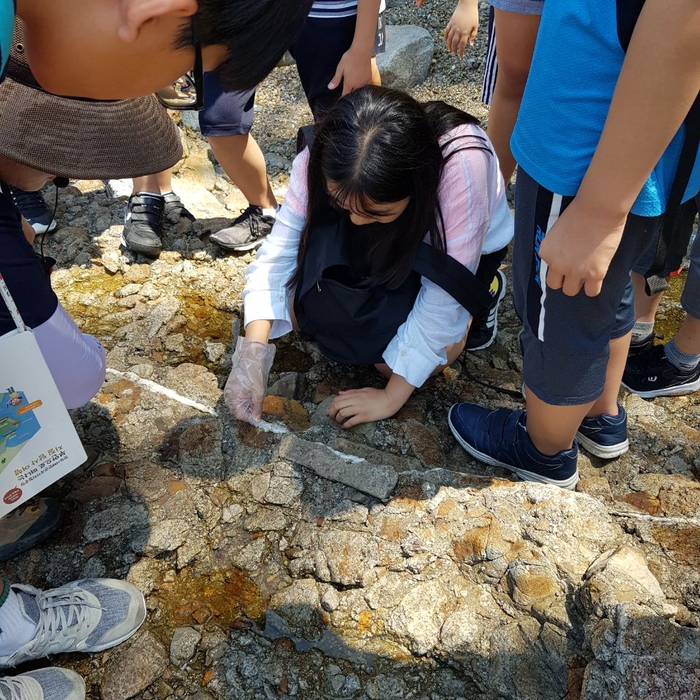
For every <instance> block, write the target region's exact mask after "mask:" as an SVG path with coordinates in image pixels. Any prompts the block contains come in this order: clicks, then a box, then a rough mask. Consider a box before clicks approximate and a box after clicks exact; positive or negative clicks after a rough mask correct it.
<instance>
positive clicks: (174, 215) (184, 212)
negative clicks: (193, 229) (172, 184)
mask: <svg viewBox="0 0 700 700" xmlns="http://www.w3.org/2000/svg"><path fill="white" fill-rule="evenodd" d="M163 202H164V204H165V207H164V210H163V215H164V216H165V218H166V219H167V220H168V221H169V222H170V223H171V224H176V223H177V222H178V221H179V220H180V219H189V220H190V221H194V220H195V216H194V214H193V213H192V212H191V211H190V210H189V209H188V208H187V207H186V206H185V205H184V204H183V203H182V200H181V199H180V198H179V197H178V196H177V195H176V194H175V193H174V192H168V193H167V194H164V195H163Z"/></svg>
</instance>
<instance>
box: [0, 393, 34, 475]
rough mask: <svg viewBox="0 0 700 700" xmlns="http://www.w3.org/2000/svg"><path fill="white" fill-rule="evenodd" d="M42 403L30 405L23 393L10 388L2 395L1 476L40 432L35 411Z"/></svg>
mask: <svg viewBox="0 0 700 700" xmlns="http://www.w3.org/2000/svg"><path fill="white" fill-rule="evenodd" d="M38 405H41V402H34V403H33V404H30V403H29V401H27V397H26V396H25V395H24V392H22V391H15V389H14V388H13V387H10V388H9V389H8V390H7V391H6V392H4V393H2V394H0V474H2V472H3V470H4V469H5V467H6V466H7V465H8V464H9V463H10V462H11V461H12V459H13V458H14V457H15V455H16V454H17V453H18V452H19V451H20V450H21V449H22V447H23V446H24V444H25V443H26V442H27V441H28V440H31V439H32V438H33V437H34V436H35V435H36V434H37V433H38V432H39V430H40V428H41V426H40V425H39V421H38V420H37V419H36V416H35V415H34V409H35V408H37V406H38Z"/></svg>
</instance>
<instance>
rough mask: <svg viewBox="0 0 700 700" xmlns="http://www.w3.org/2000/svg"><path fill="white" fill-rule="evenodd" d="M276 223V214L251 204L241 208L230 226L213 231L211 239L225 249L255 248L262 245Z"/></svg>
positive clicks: (242, 250) (243, 249) (238, 250)
mask: <svg viewBox="0 0 700 700" xmlns="http://www.w3.org/2000/svg"><path fill="white" fill-rule="evenodd" d="M274 223H275V217H274V216H267V215H266V214H263V210H262V207H258V206H255V205H254V204H251V205H250V206H249V207H248V208H247V209H241V215H240V216H239V217H238V218H237V219H234V220H233V222H232V223H231V225H230V226H228V227H227V228H222V229H221V230H220V231H217V232H216V233H213V234H212V235H211V236H210V238H209V240H210V241H213V242H214V243H216V245H218V246H219V247H221V248H223V249H224V250H235V251H237V252H244V251H246V250H254V249H255V248H258V247H259V246H260V245H262V242H263V239H264V238H265V236H267V234H268V233H270V231H272V227H273V225H274Z"/></svg>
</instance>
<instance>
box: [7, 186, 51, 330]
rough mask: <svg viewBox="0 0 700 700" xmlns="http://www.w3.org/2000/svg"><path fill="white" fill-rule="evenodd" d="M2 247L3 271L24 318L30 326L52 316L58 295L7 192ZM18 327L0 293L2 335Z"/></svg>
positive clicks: (38, 324) (39, 323) (32, 326)
mask: <svg viewBox="0 0 700 700" xmlns="http://www.w3.org/2000/svg"><path fill="white" fill-rule="evenodd" d="M0 250H1V251H2V252H0V274H1V275H2V277H3V279H4V280H5V283H6V284H7V287H8V289H9V290H10V294H11V295H12V298H13V300H14V302H15V304H16V306H17V308H18V309H19V312H20V315H21V316H22V320H23V321H24V323H25V324H26V325H27V326H29V328H36V327H37V326H40V325H41V324H42V323H44V322H45V321H48V319H49V318H51V316H53V313H54V312H55V311H56V307H57V306H58V298H57V297H56V295H55V294H54V292H53V290H52V289H51V281H50V279H49V275H48V273H47V272H46V270H45V269H44V267H43V266H42V264H41V260H40V258H39V256H38V255H37V254H36V253H35V252H34V249H33V248H32V246H31V245H29V243H28V242H27V239H26V238H25V237H24V231H23V230H22V222H21V219H20V213H19V211H18V210H17V208H16V207H15V205H14V204H12V202H11V201H10V199H9V198H8V197H7V196H5V195H4V194H0ZM15 328H16V326H15V323H14V321H13V320H12V316H11V315H10V312H9V310H8V308H7V306H6V305H5V302H4V301H3V300H2V298H1V297H0V335H4V334H5V333H9V332H10V331H13V330H15Z"/></svg>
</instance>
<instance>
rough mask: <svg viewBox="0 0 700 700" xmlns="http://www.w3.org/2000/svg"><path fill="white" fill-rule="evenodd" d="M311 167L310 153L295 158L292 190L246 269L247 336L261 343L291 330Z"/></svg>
mask: <svg viewBox="0 0 700 700" xmlns="http://www.w3.org/2000/svg"><path fill="white" fill-rule="evenodd" d="M308 164H309V151H308V149H305V150H304V151H303V152H302V153H300V154H299V155H298V156H297V157H296V158H295V159H294V163H293V165H292V172H291V175H290V179H289V191H288V193H287V196H286V197H285V200H284V204H283V205H282V207H281V208H280V211H279V212H278V214H277V220H276V221H275V223H274V225H273V227H272V231H271V232H270V234H269V235H268V236H267V237H266V238H265V240H264V241H263V244H262V246H261V247H260V248H259V250H258V252H257V255H256V256H255V260H254V261H253V262H252V263H250V265H248V268H247V270H246V285H245V289H244V290H243V306H244V312H245V314H244V315H245V331H246V336H249V337H251V338H253V339H256V340H261V342H267V341H268V339H269V338H270V337H272V338H278V337H279V336H281V335H285V334H286V333H289V332H290V331H291V330H292V321H291V317H290V314H289V296H290V290H289V288H288V284H289V280H290V279H291V278H292V275H293V274H294V271H295V270H296V267H297V255H298V252H299V241H300V238H301V232H302V230H303V228H304V226H305V224H306V216H307V214H306V210H307V207H308V192H307V184H306V180H307V172H308ZM259 322H265V323H267V324H268V325H269V328H268V329H267V330H265V329H266V326H265V325H264V324H263V323H259ZM249 334H250V335H249ZM263 336H264V340H263Z"/></svg>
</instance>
